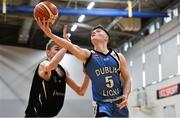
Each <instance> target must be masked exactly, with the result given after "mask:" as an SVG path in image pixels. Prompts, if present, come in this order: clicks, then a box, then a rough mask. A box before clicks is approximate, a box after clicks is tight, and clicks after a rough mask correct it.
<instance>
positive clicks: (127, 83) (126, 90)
mask: <svg viewBox="0 0 180 118" xmlns="http://www.w3.org/2000/svg"><path fill="white" fill-rule="evenodd" d="M118 56H119V57H120V65H121V66H120V71H121V75H120V76H121V77H122V79H123V80H124V84H123V95H122V98H121V99H122V102H121V103H120V104H117V107H118V108H120V109H122V108H123V107H125V106H126V105H127V102H128V96H129V94H130V92H131V79H130V74H129V72H128V67H127V62H126V59H125V57H124V56H123V55H122V54H121V53H119V54H118Z"/></svg>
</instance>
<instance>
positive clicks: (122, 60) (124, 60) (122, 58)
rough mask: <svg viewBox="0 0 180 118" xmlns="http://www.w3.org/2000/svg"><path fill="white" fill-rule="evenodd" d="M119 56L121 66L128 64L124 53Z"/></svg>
mask: <svg viewBox="0 0 180 118" xmlns="http://www.w3.org/2000/svg"><path fill="white" fill-rule="evenodd" d="M118 56H119V58H120V63H121V64H126V59H125V57H124V55H123V54H122V53H118Z"/></svg>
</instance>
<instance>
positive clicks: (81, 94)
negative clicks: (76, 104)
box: [77, 88, 85, 96]
mask: <svg viewBox="0 0 180 118" xmlns="http://www.w3.org/2000/svg"><path fill="white" fill-rule="evenodd" d="M77 94H78V95H79V96H84V95H85V91H83V90H81V88H79V90H78V91H77Z"/></svg>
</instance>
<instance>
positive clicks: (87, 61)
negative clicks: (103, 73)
mask: <svg viewBox="0 0 180 118" xmlns="http://www.w3.org/2000/svg"><path fill="white" fill-rule="evenodd" d="M91 57H92V52H91V54H90V56H89V57H88V59H87V60H86V63H85V64H84V68H85V67H86V66H87V64H88V63H89V61H90V59H91Z"/></svg>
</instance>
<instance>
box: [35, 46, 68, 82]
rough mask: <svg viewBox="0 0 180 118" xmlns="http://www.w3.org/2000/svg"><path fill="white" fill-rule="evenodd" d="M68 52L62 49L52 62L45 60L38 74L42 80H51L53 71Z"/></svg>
mask: <svg viewBox="0 0 180 118" xmlns="http://www.w3.org/2000/svg"><path fill="white" fill-rule="evenodd" d="M66 51H67V50H66V49H60V50H59V51H58V52H57V54H56V55H55V56H54V57H53V58H52V59H51V60H50V61H48V60H45V61H43V62H41V63H40V65H39V69H38V73H39V76H40V77H41V78H42V79H44V80H49V78H50V76H51V71H52V70H54V69H56V68H57V66H58V64H59V62H60V61H61V60H62V58H63V57H64V54H65V53H66Z"/></svg>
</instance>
